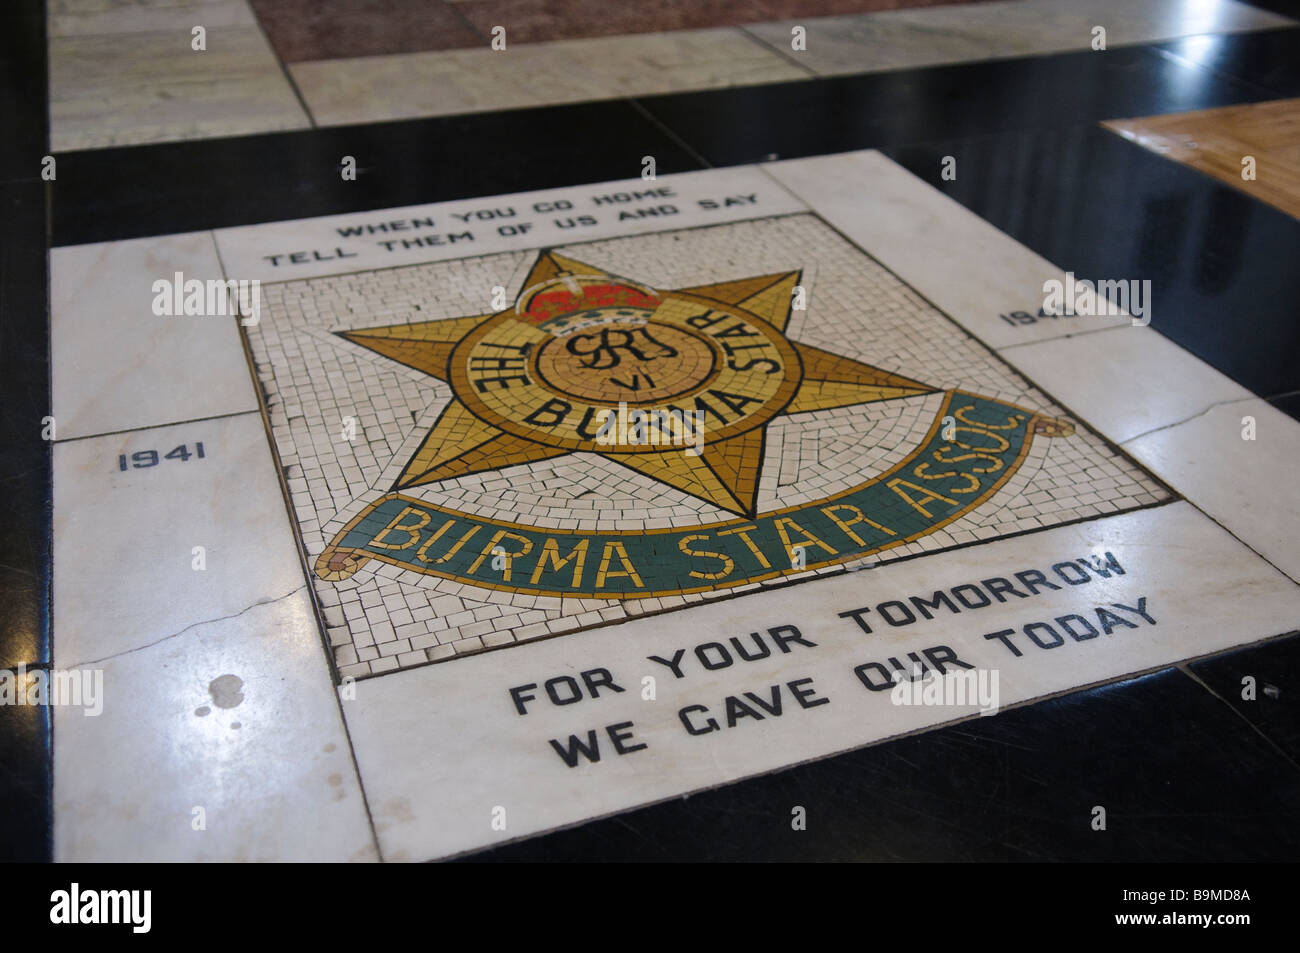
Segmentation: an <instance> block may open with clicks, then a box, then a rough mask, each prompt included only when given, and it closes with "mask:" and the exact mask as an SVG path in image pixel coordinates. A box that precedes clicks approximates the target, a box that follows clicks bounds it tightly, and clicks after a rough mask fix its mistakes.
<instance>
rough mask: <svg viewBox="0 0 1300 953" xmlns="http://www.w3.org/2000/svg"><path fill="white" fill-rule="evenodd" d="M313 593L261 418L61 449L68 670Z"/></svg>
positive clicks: (59, 594)
mask: <svg viewBox="0 0 1300 953" xmlns="http://www.w3.org/2000/svg"><path fill="white" fill-rule="evenodd" d="M200 445H201V446H200ZM178 448H184V452H183V453H182V452H175V451H177V450H178ZM200 452H201V453H202V454H203V455H202V456H199V454H200ZM173 453H174V455H173V456H171V457H170V458H169V457H168V456H167V455H168V454H173ZM187 455H188V456H187ZM155 459H156V460H157V462H156V463H153V462H152V461H153V460H155ZM123 465H125V467H126V469H125V470H124V469H122V467H123ZM196 547H202V552H201V553H199V552H196ZM200 560H201V561H200ZM200 565H201V566H202V567H203V568H197V567H199V566H200ZM303 585H304V579H303V570H302V563H301V561H300V559H299V557H298V554H297V547H296V545H295V543H294V539H293V533H292V531H291V529H290V527H289V521H288V516H287V513H286V511H285V505H284V497H283V495H282V494H281V492H280V485H279V481H278V480H277V478H276V473H275V466H274V464H273V462H272V458H271V455H270V452H269V449H268V446H267V440H266V431H265V428H264V427H263V425H262V418H261V415H260V414H257V413H248V414H240V415H237V416H233V417H223V418H220V419H216V420H206V421H196V422H194V423H188V424H179V425H176V426H172V427H159V428H154V429H149V430H136V431H132V432H130V433H123V434H114V435H111V436H104V437H90V438H87V439H85V440H73V441H64V442H61V443H58V444H56V445H55V447H54V614H55V619H54V660H55V663H56V664H57V665H60V666H63V667H69V666H73V665H80V664H83V663H87V662H92V661H95V660H99V659H107V658H110V657H114V656H120V655H122V654H123V653H128V652H132V651H137V650H140V649H142V648H144V647H146V646H149V645H153V644H155V643H159V642H164V641H170V640H179V639H184V638H185V637H186V634H188V633H189V632H192V631H193V630H194V629H195V628H196V627H198V626H201V625H203V624H205V623H208V622H211V621H213V620H218V619H223V618H232V619H233V618H236V617H238V616H240V615H241V614H242V613H245V612H248V611H250V609H251V607H253V606H256V605H259V604H264V603H268V602H274V601H276V600H280V599H284V598H286V597H287V596H288V595H289V594H290V593H292V592H296V591H298V590H300V589H302V588H303ZM304 625H305V626H306V629H305V632H306V633H307V634H308V635H311V636H313V637H315V638H316V640H317V641H316V647H317V650H318V651H319V650H320V642H319V636H318V635H317V634H316V631H315V629H316V627H315V625H314V623H312V622H310V621H307V622H305V623H304ZM218 674H220V673H218Z"/></svg>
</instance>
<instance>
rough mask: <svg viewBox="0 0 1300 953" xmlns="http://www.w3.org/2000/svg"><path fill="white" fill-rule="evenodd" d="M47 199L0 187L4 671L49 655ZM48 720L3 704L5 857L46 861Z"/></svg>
mask: <svg viewBox="0 0 1300 953" xmlns="http://www.w3.org/2000/svg"><path fill="white" fill-rule="evenodd" d="M45 197H46V196H45V184H44V183H43V182H40V181H35V182H7V183H2V184H0V382H3V387H4V398H3V403H2V405H0V406H2V407H3V411H2V412H0V553H2V554H3V555H2V556H0V669H4V670H6V671H7V672H9V673H16V672H17V670H18V668H19V666H20V665H31V666H37V665H40V664H42V663H44V664H48V663H49V659H50V643H49V632H50V610H49V605H50V602H49V600H50V515H51V510H50V443H49V442H48V441H47V440H44V439H42V430H43V427H44V418H46V417H47V415H48V414H49V412H50V411H49V406H50V401H49V365H48V363H47V358H48V354H49V333H48V328H49V325H48V308H47V305H46V287H47V285H46V259H45V237H46V228H45V225H46V205H45ZM9 677H13V676H12V675H11V676H9ZM25 690H26V685H24V691H25ZM48 715H49V711H48V709H46V708H43V707H39V706H35V707H34V706H30V705H17V704H11V703H5V704H0V858H3V859H6V860H46V859H48V857H49V851H50V848H49V844H50V813H49V812H50V803H49V802H50V747H49V743H50V736H49V720H48Z"/></svg>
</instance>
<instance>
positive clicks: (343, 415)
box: [248, 214, 1168, 678]
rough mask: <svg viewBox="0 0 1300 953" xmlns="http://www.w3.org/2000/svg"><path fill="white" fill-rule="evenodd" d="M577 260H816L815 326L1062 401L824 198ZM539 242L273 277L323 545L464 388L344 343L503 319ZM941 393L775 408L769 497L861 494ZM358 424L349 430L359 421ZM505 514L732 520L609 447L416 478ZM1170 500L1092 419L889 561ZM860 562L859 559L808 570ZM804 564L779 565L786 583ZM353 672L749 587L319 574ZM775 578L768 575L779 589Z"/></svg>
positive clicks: (277, 362) (655, 523)
mask: <svg viewBox="0 0 1300 953" xmlns="http://www.w3.org/2000/svg"><path fill="white" fill-rule="evenodd" d="M559 250H560V251H562V252H563V254H565V255H567V256H570V257H572V258H576V259H578V260H579V261H583V262H586V263H588V264H591V265H594V266H597V267H599V268H603V269H607V270H609V271H610V272H613V273H616V274H620V275H622V276H624V277H627V278H629V279H632V280H634V281H637V282H640V283H643V284H647V285H650V286H652V287H656V288H660V289H664V290H671V289H675V288H684V287H689V286H692V285H701V284H707V283H711V282H715V281H726V280H731V279H737V278H743V277H748V276H753V275H761V274H770V273H777V272H784V271H789V270H793V269H802V270H803V279H802V284H803V285H804V286H805V287H806V288H807V289H808V295H809V297H808V308H807V310H806V311H804V312H796V313H795V314H794V316H793V317H792V318H791V321H790V323H789V326H788V327H787V329H786V333H787V335H788V336H789V337H790V338H792V339H794V340H798V341H802V342H804V343H807V344H811V345H814V346H816V347H820V348H823V349H825V350H827V351H831V352H833V353H838V354H843V355H845V356H847V357H852V358H855V359H857V360H859V361H862V362H864V363H867V364H871V365H873V366H876V367H879V368H881V369H883V370H886V371H896V372H898V373H900V374H904V375H906V376H908V377H911V378H914V379H916V380H919V381H921V382H923V383H925V384H928V385H930V386H933V387H935V388H939V389H948V388H954V387H960V388H962V389H964V390H969V391H974V392H976V393H979V394H983V395H985V396H988V397H996V398H1000V399H1003V400H1007V401H1010V402H1012V403H1015V404H1017V405H1019V406H1021V407H1025V408H1027V409H1031V410H1034V411H1039V412H1042V413H1046V414H1051V415H1064V411H1063V410H1062V409H1061V408H1059V407H1056V406H1055V405H1053V404H1052V403H1051V401H1050V400H1048V398H1047V397H1046V396H1045V395H1043V394H1042V393H1040V392H1037V391H1035V390H1033V389H1031V388H1030V387H1029V386H1028V384H1027V383H1026V382H1025V381H1024V380H1023V379H1021V378H1020V377H1019V376H1018V375H1017V374H1016V373H1015V372H1014V371H1013V370H1012V369H1011V368H1009V367H1008V366H1007V365H1006V364H1005V363H1003V362H1002V361H1001V360H999V359H998V358H997V357H995V356H994V355H993V354H992V353H991V352H989V351H988V350H987V349H986V348H984V347H983V346H982V345H981V344H979V343H978V342H977V341H975V340H974V339H973V338H971V337H970V336H969V335H968V334H967V333H966V332H965V331H963V330H962V329H960V328H959V327H957V325H955V324H954V323H952V322H951V321H949V320H948V319H947V318H946V317H944V316H943V315H942V314H941V313H939V312H938V311H936V310H935V309H934V308H933V307H932V306H930V305H929V304H928V303H926V302H925V301H924V300H923V299H922V298H920V297H919V296H918V295H917V294H916V293H915V292H914V291H912V290H911V288H909V287H908V286H907V285H905V284H904V283H903V282H901V281H900V280H899V279H898V278H896V277H895V276H894V275H893V274H891V273H890V272H888V271H887V270H885V269H884V268H883V267H882V266H881V265H879V264H878V263H877V262H876V261H875V260H873V259H871V258H870V257H868V256H867V255H864V254H863V253H862V252H861V251H859V250H858V249H856V248H855V247H853V246H852V245H850V244H849V243H848V242H847V241H845V240H844V239H843V238H842V237H841V236H840V235H839V234H838V233H836V232H835V231H834V230H833V229H831V228H830V227H828V226H827V225H825V224H824V223H823V222H822V221H821V220H820V219H819V218H817V217H816V216H814V215H810V214H800V215H792V216H784V217H780V218H771V219H761V220H757V221H749V222H740V223H735V224H730V225H721V226H715V227H708V228H697V229H690V230H684V231H677V232H664V233H658V234H653V235H643V236H637V237H630V238H620V239H610V240H605V241H598V242H591V243H587V244H574V245H568V246H565V247H563V248H561V249H559ZM535 257H536V253H535V252H528V253H508V254H499V255H492V256H487V257H483V258H474V259H464V260H459V261H447V262H438V263H433V264H427V265H416V266H410V267H402V268H393V269H386V270H379V271H369V272H358V273H353V274H348V275H340V276H334V277H327V278H315V279H307V280H301V281H294V282H284V283H278V284H272V285H267V286H264V288H263V296H264V306H263V313H262V320H261V323H260V324H259V325H258V326H257V327H255V328H251V329H249V330H248V334H249V342H250V346H251V349H252V352H253V355H254V363H255V365H256V372H257V376H258V379H259V382H260V384H261V387H262V392H263V395H264V399H265V401H266V405H267V410H268V413H269V417H270V421H271V428H272V435H273V437H274V441H275V444H276V447H277V450H278V452H279V455H280V459H281V464H282V466H283V468H284V472H285V478H286V482H287V484H288V487H289V492H290V496H291V500H292V504H293V507H294V510H295V512H296V515H297V519H298V522H299V525H300V528H301V532H302V538H303V542H304V545H305V547H306V550H307V554H308V557H309V561H312V562H314V560H315V558H316V556H317V555H319V554H320V553H321V552H322V551H323V550H324V549H325V547H326V545H327V544H328V542H329V541H330V539H332V538H333V536H334V535H335V534H336V533H337V532H338V531H339V530H341V529H342V528H343V526H344V525H345V524H346V523H347V521H348V520H349V519H351V518H352V517H353V516H354V515H356V514H357V513H358V512H360V511H361V510H362V509H363V508H364V507H365V506H366V505H367V504H368V503H370V502H372V501H373V500H375V499H376V498H378V497H379V496H382V495H383V494H384V493H385V492H386V491H387V490H388V489H389V488H390V487H391V486H392V483H393V481H394V480H395V479H396V477H397V475H398V474H399V473H400V472H401V470H402V467H403V466H404V465H405V463H406V461H407V460H408V459H409V458H410V457H411V455H412V454H413V453H414V452H415V450H416V448H417V447H418V446H419V444H420V442H421V441H422V440H423V439H424V437H425V435H426V434H427V433H428V431H429V429H430V427H431V426H432V425H433V422H434V420H435V419H436V418H437V416H438V414H439V413H440V412H441V411H442V409H443V407H444V406H445V405H446V403H447V401H448V400H449V398H450V397H451V390H450V388H449V387H448V385H447V384H445V383H443V382H441V381H438V380H436V379H434V378H431V377H429V376H427V375H424V374H421V373H420V372H418V371H414V370H411V369H409V368H406V367H403V366H401V365H399V364H397V363H396V362H394V361H392V360H389V359H387V358H384V357H383V356H381V355H379V354H375V353H373V352H370V351H367V350H365V349H364V348H361V347H358V346H356V345H353V344H351V343H350V342H348V341H346V340H344V339H342V338H340V337H337V336H335V335H334V334H333V332H335V331H343V330H356V329H360V328H367V327H377V326H383V325H391V324H397V323H402V322H420V321H429V320H435V319H440V318H457V317H463V316H466V315H474V314H486V313H488V312H490V311H491V310H492V308H491V306H490V298H491V294H492V288H493V286H495V285H503V286H504V287H505V288H506V289H507V292H508V293H509V294H510V295H514V294H515V293H517V292H518V291H519V290H520V286H521V284H522V281H523V279H524V276H525V275H526V274H527V272H528V270H529V268H530V267H531V265H532V263H533V261H534V260H535ZM942 399H943V397H942V394H930V395H925V396H920V397H914V398H908V399H902V400H894V401H884V402H880V403H875V404H867V405H861V406H857V407H846V408H839V409H835V410H829V411H818V412H813V413H806V414H800V415H797V416H793V417H778V418H777V419H776V420H775V421H773V422H772V424H771V425H769V427H768V434H767V451H766V456H765V460H764V464H763V473H762V476H761V481H760V490H759V512H760V513H762V512H765V511H768V510H772V509H778V508H781V507H786V506H791V505H797V504H800V503H805V502H811V501H814V500H818V499H821V498H823V497H825V496H828V495H832V494H834V493H837V492H840V491H842V490H845V489H848V488H850V487H852V486H854V485H856V484H858V483H861V482H863V481H864V480H866V479H869V478H871V477H872V476H874V475H876V474H878V473H880V472H882V471H884V470H886V469H888V468H889V467H891V466H893V465H894V464H895V463H897V462H898V461H899V460H901V459H902V458H903V457H905V456H906V455H907V454H908V453H909V452H910V451H911V450H912V449H913V448H914V447H915V446H916V444H917V443H918V442H919V441H920V439H921V438H922V437H923V436H924V434H925V433H926V431H927V430H928V428H929V426H930V424H931V422H932V421H933V420H934V417H935V413H936V411H937V409H938V407H939V406H940V404H941V402H942ZM347 418H352V420H353V421H354V422H355V423H354V427H355V436H354V439H353V440H351V441H349V440H346V439H344V436H343V435H344V428H345V420H346V419H347ZM406 492H407V493H409V494H410V495H413V496H419V497H422V498H424V499H427V500H429V501H430V502H435V503H438V504H441V505H444V506H451V507H455V508H457V509H460V510H463V511H465V512H467V513H472V514H477V515H481V516H491V517H494V518H496V519H507V520H517V521H519V522H522V523H527V524H529V525H533V526H540V527H548V528H563V529H602V530H604V529H610V530H627V531H635V530H639V529H653V528H659V527H666V526H670V525H671V526H688V525H704V524H710V523H714V522H719V521H722V520H725V519H729V518H731V517H732V514H729V513H726V512H724V511H721V510H718V509H716V508H714V507H712V506H711V505H710V504H708V503H706V502H704V501H702V500H698V499H696V498H694V497H691V496H687V495H686V494H684V493H681V492H680V491H677V490H675V489H673V488H671V487H668V486H666V485H664V484H661V483H657V482H655V481H653V480H651V479H650V478H648V477H645V476H642V475H640V474H636V473H633V472H632V471H629V470H627V469H626V468H624V467H621V466H619V465H617V464H615V463H612V462H609V461H607V460H605V459H603V458H601V457H599V456H596V455H593V454H572V455H570V456H567V457H559V458H555V459H552V460H547V461H543V462H540V463H535V464H529V465H525V466H515V467H511V468H509V469H508V470H504V471H499V472H489V473H481V474H475V475H471V476H466V477H461V478H458V479H455V480H449V481H446V482H444V483H440V484H437V485H434V486H424V487H419V488H417V489H415V490H414V491H409V490H408V491H406ZM1167 498H1168V494H1167V492H1166V491H1165V490H1163V489H1162V488H1161V487H1160V486H1159V484H1157V483H1156V482H1155V481H1154V480H1152V479H1151V478H1150V477H1148V476H1146V475H1145V474H1144V473H1143V472H1142V471H1141V470H1140V469H1139V468H1138V467H1136V466H1135V465H1133V464H1131V463H1130V462H1129V461H1127V460H1126V459H1124V458H1123V457H1121V456H1118V455H1117V454H1115V453H1113V452H1112V451H1111V450H1110V449H1109V448H1108V447H1107V446H1106V444H1105V442H1104V441H1102V440H1101V439H1100V438H1098V437H1096V436H1094V435H1093V434H1091V433H1090V432H1088V431H1087V430H1086V429H1085V428H1084V427H1082V426H1080V427H1079V429H1078V430H1077V431H1076V433H1075V435H1074V436H1072V437H1069V438H1064V439H1062V438H1055V439H1050V440H1049V439H1044V438H1038V439H1035V440H1034V441H1033V444H1032V446H1031V450H1030V452H1029V454H1028V456H1027V458H1026V459H1025V461H1024V462H1023V464H1022V465H1021V467H1020V469H1019V470H1018V471H1017V472H1016V474H1015V475H1014V476H1013V477H1012V478H1011V479H1010V480H1009V481H1008V482H1007V483H1006V485H1004V486H1003V487H1002V489H1001V490H999V492H998V493H997V494H996V495H995V496H994V497H993V498H992V499H991V500H989V501H987V502H986V503H985V504H984V505H983V506H981V507H980V508H978V509H977V510H975V511H974V512H972V513H969V514H967V515H966V516H965V517H963V518H961V519H959V520H957V521H954V522H953V523H950V524H949V525H947V526H946V527H944V528H943V529H941V530H938V531H936V532H935V533H932V534H931V535H929V536H926V537H923V538H922V539H920V540H917V541H916V542H913V543H910V544H906V545H902V546H898V547H895V548H893V549H890V550H887V551H886V552H884V553H882V554H880V556H879V557H873V559H879V560H880V561H882V562H883V561H889V560H894V559H898V558H900V557H904V556H909V555H915V554H917V553H922V552H929V551H933V550H938V549H943V548H947V547H951V546H955V545H960V544H964V543H970V542H974V541H976V540H983V539H991V538H995V537H998V536H1004V535H1007V534H1009V533H1017V532H1023V531H1026V530H1032V529H1037V528H1040V527H1044V526H1052V525H1057V524H1060V523H1065V522H1070V521H1074V520H1079V519H1088V518H1092V517H1096V516H1102V515H1105V514H1109V513H1114V512H1118V511H1121V510H1127V509H1132V508H1134V507H1138V506H1144V505H1149V504H1152V503H1156V502H1160V501H1162V500H1165V499H1167ZM840 571H842V568H841V567H833V568H825V569H821V570H816V571H812V572H809V573H807V574H806V575H807V576H812V575H815V574H818V573H828V572H830V573H833V572H840ZM790 578H791V577H786V578H785V579H783V580H776V581H775V583H776V584H783V583H784V582H786V581H788V580H789V579H790ZM313 584H314V586H315V587H316V594H317V597H318V599H319V602H320V604H321V606H322V608H323V612H324V618H325V625H326V630H327V634H328V637H329V642H330V645H331V646H332V648H333V651H334V657H335V661H336V663H337V665H338V667H339V671H340V673H341V674H342V675H345V676H353V677H358V678H360V677H365V676H369V675H377V674H381V673H383V672H387V671H392V670H394V669H398V668H405V667H409V666H412V665H421V664H424V663H426V662H431V661H438V660H442V659H447V658H451V657H454V656H456V655H462V654H466V653H472V652H477V651H481V650H483V649H484V648H489V647H493V646H498V645H503V644H508V643H510V642H515V641H524V640H529V639H536V638H540V637H544V636H548V635H554V634H558V633H562V632H571V631H577V630H579V629H583V628H588V627H591V626H595V625H601V624H604V623H609V622H616V621H619V620H621V619H625V618H630V617H633V616H638V615H645V614H648V613H654V612H659V611H664V610H668V609H673V608H677V607H680V606H683V605H687V604H690V603H693V602H701V601H706V600H709V599H717V598H720V597H727V596H732V595H735V594H737V593H740V592H744V591H746V590H750V589H757V588H759V587H760V585H762V584H750V585H748V586H740V587H734V588H731V589H728V590H722V591H720V592H712V593H697V594H693V595H685V596H674V597H660V598H649V599H642V600H627V601H624V600H604V599H589V598H564V599H561V598H558V597H544V596H535V595H526V594H518V593H508V592H499V591H494V590H487V589H480V588H477V587H472V586H468V585H465V584H462V583H457V582H454V581H451V580H447V579H441V578H438V577H432V576H425V575H421V574H418V573H414V572H411V571H408V570H403V569H400V568H398V567H395V566H391V565H388V564H386V563H382V562H380V561H378V560H372V561H370V562H369V563H367V564H366V565H365V566H364V567H363V568H362V569H361V570H360V571H358V572H357V574H356V575H355V576H353V577H352V578H351V579H348V580H346V581H343V582H334V583H331V582H325V581H322V580H320V579H317V578H315V577H313ZM770 584H772V583H769V585H770Z"/></svg>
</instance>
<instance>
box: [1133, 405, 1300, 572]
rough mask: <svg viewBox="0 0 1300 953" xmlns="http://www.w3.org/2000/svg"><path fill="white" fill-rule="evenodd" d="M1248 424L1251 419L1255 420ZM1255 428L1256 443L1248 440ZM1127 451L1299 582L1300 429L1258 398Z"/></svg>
mask: <svg viewBox="0 0 1300 953" xmlns="http://www.w3.org/2000/svg"><path fill="white" fill-rule="evenodd" d="M1248 418H1249V419H1248ZM1252 422H1253V427H1254V439H1246V437H1245V435H1246V434H1248V433H1249V428H1250V426H1251V423H1252ZM1124 448H1125V449H1126V450H1128V451H1129V452H1130V453H1131V454H1133V456H1134V457H1136V458H1137V459H1138V460H1140V461H1141V462H1142V463H1144V464H1146V465H1147V466H1149V467H1150V468H1151V469H1153V470H1155V471H1156V472H1157V473H1160V474H1162V475H1164V476H1165V479H1166V481H1167V482H1168V483H1170V484H1171V485H1172V486H1173V487H1174V489H1176V490H1178V491H1179V492H1180V493H1182V494H1183V495H1184V496H1186V497H1188V499H1190V500H1191V501H1192V502H1193V503H1195V504H1196V505H1197V506H1198V507H1200V508H1201V509H1202V510H1204V511H1205V512H1206V513H1208V514H1209V515H1210V516H1212V517H1214V518H1215V519H1216V520H1217V521H1218V522H1219V523H1221V524H1222V525H1223V526H1225V527H1227V528H1228V529H1229V530H1231V531H1232V533H1233V534H1234V535H1235V536H1236V537H1237V538H1238V539H1240V540H1242V541H1243V542H1245V543H1246V544H1247V545H1249V546H1250V547H1251V548H1252V549H1254V550H1255V551H1256V552H1258V553H1260V554H1261V555H1263V556H1264V557H1265V558H1266V559H1268V560H1269V561H1270V562H1271V563H1273V565H1275V566H1277V567H1278V568H1279V569H1281V570H1282V571H1283V572H1285V573H1287V574H1288V575H1289V576H1291V578H1292V579H1297V580H1300V543H1297V541H1296V522H1295V521H1296V514H1297V513H1300V491H1298V490H1297V489H1296V479H1295V467H1296V461H1297V460H1300V423H1296V421H1294V420H1292V419H1291V418H1290V417H1288V416H1287V415H1286V414H1284V413H1282V412H1281V411H1279V410H1277V409H1275V408H1274V407H1272V406H1271V405H1270V404H1269V403H1268V402H1267V401H1263V400H1259V399H1257V398H1250V399H1245V400H1233V401H1229V402H1227V403H1222V404H1215V405H1212V406H1210V407H1209V408H1208V409H1207V410H1205V411H1203V412H1202V413H1199V414H1197V415H1195V416H1193V417H1190V418H1189V419H1186V420H1183V421H1181V422H1179V423H1176V424H1173V425H1170V426H1168V427H1164V428H1161V429H1159V430H1155V431H1152V432H1150V433H1147V434H1145V435H1143V436H1138V437H1135V438H1132V439H1130V440H1128V441H1126V442H1125V443H1124Z"/></svg>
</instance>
